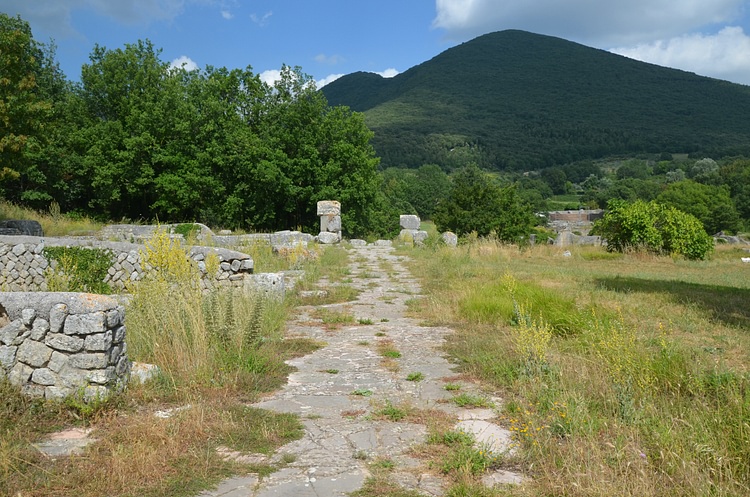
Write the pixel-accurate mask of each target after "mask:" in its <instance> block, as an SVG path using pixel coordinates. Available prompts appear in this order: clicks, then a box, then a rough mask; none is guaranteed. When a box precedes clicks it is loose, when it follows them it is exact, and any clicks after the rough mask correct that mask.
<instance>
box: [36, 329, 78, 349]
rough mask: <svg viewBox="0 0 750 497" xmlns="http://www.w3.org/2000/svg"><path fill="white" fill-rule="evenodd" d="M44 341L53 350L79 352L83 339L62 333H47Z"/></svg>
mask: <svg viewBox="0 0 750 497" xmlns="http://www.w3.org/2000/svg"><path fill="white" fill-rule="evenodd" d="M44 343H45V344H46V345H48V346H49V347H52V348H53V349H55V350H60V351H63V352H79V351H81V350H82V349H83V345H84V343H85V342H84V339H83V338H79V337H74V336H69V335H63V334H62V333H48V334H47V338H46V339H45V340H44Z"/></svg>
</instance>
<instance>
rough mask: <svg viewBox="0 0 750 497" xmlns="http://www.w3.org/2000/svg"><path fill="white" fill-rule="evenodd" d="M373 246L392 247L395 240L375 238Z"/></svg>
mask: <svg viewBox="0 0 750 497" xmlns="http://www.w3.org/2000/svg"><path fill="white" fill-rule="evenodd" d="M372 246H373V247H392V246H393V242H392V241H390V240H375V241H374V242H372Z"/></svg>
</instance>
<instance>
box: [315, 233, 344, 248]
mask: <svg viewBox="0 0 750 497" xmlns="http://www.w3.org/2000/svg"><path fill="white" fill-rule="evenodd" d="M340 241H341V237H340V236H339V234H338V233H331V232H329V231H323V232H321V233H320V234H319V235H318V242H320V243H322V244H324V245H330V244H333V243H338V242H340Z"/></svg>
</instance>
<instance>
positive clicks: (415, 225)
mask: <svg viewBox="0 0 750 497" xmlns="http://www.w3.org/2000/svg"><path fill="white" fill-rule="evenodd" d="M399 224H400V225H401V227H402V228H403V229H405V230H418V229H419V226H420V225H421V224H422V221H421V220H420V219H419V216H415V215H413V214H402V215H401V217H400V218H399Z"/></svg>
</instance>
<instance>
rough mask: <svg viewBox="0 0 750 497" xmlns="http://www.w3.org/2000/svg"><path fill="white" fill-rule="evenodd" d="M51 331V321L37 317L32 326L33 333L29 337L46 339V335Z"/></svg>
mask: <svg viewBox="0 0 750 497" xmlns="http://www.w3.org/2000/svg"><path fill="white" fill-rule="evenodd" d="M48 331H49V321H47V320H46V319H42V318H36V319H35V320H34V324H33V326H32V327H31V335H29V338H31V339H32V340H36V341H37V342H39V341H42V340H44V336H45V335H46V334H47V332H48Z"/></svg>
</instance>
